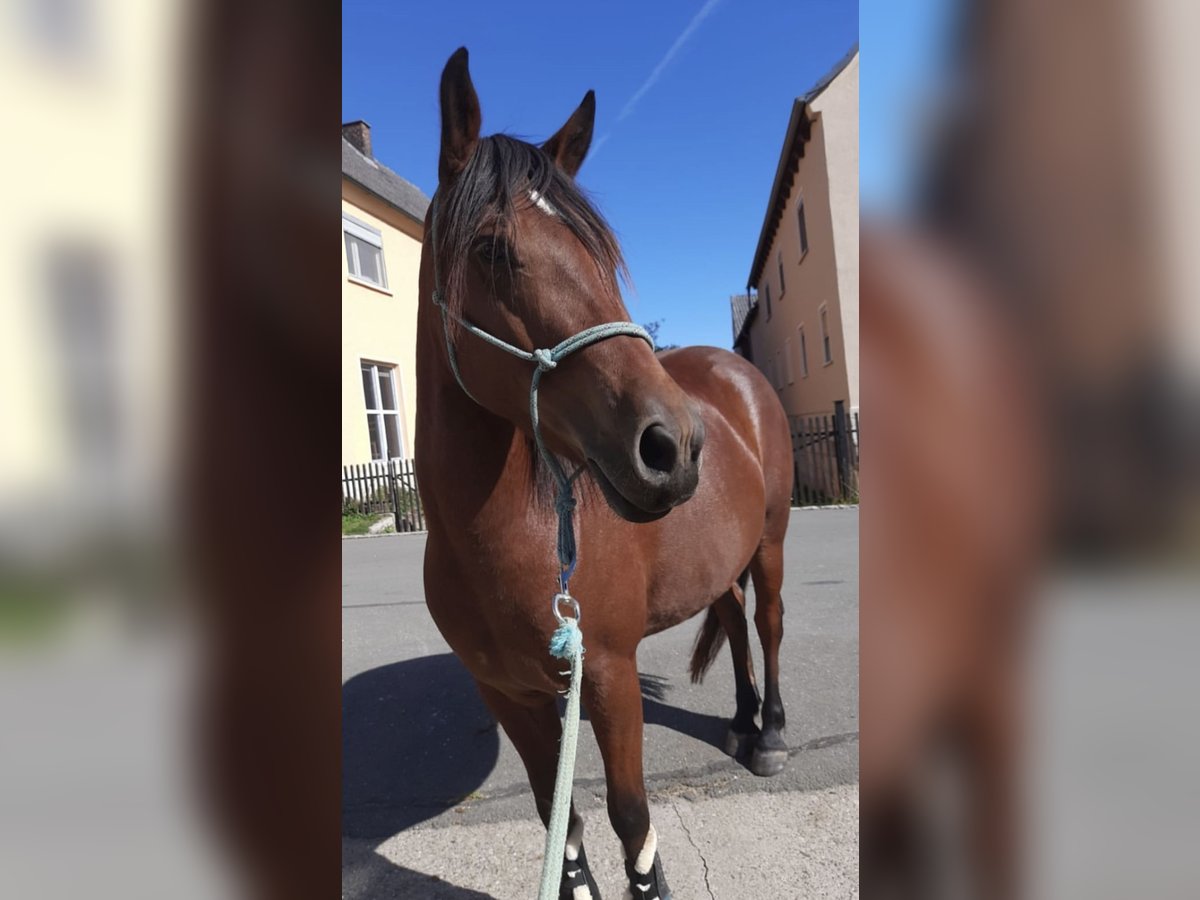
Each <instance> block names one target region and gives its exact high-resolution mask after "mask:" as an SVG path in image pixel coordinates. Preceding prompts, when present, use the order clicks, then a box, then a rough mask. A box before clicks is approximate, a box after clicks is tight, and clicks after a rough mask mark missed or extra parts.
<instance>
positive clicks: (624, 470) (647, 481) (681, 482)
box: [588, 403, 704, 522]
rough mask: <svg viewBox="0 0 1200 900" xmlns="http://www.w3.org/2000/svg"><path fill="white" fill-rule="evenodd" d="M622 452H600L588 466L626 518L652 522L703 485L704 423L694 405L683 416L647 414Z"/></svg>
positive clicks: (614, 506) (589, 459) (610, 501)
mask: <svg viewBox="0 0 1200 900" xmlns="http://www.w3.org/2000/svg"><path fill="white" fill-rule="evenodd" d="M631 431H632V435H633V436H632V439H631V440H629V441H627V442H623V443H625V444H627V446H624V447H622V448H620V450H619V452H617V453H611V454H605V453H602V452H601V453H596V454H591V455H589V457H588V465H589V468H590V469H591V472H592V474H593V476H594V477H595V479H596V482H597V483H598V484H599V485H600V490H601V491H602V492H603V494H604V498H605V500H607V501H608V505H609V506H610V507H611V508H612V510H613V511H614V512H615V513H616V514H617V515H618V516H620V517H621V518H623V519H626V520H627V521H630V522H652V521H654V520H655V519H660V518H662V517H663V516H665V515H666V514H667V513H668V512H670V511H671V510H672V509H674V508H675V507H676V506H679V505H680V504H681V503H684V502H686V501H688V500H690V499H691V497H692V495H693V494H695V493H696V488H697V486H698V485H699V483H700V461H701V455H702V450H703V449H704V422H703V421H702V420H701V418H700V413H699V410H698V409H696V408H695V406H694V404H691V403H688V404H687V408H686V410H685V411H684V415H682V416H670V415H666V414H663V413H662V412H657V413H655V414H650V415H646V416H644V417H642V418H641V419H640V420H639V421H638V423H637V426H636V427H635V428H634V429H631Z"/></svg>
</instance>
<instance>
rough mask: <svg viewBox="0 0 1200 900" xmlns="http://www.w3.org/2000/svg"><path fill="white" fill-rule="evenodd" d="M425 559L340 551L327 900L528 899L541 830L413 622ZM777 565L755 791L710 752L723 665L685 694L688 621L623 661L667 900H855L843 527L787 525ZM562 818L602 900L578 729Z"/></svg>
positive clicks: (854, 682)
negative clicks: (770, 674)
mask: <svg viewBox="0 0 1200 900" xmlns="http://www.w3.org/2000/svg"><path fill="white" fill-rule="evenodd" d="M424 549H425V538H424V536H423V535H391V536H384V537H371V538H362V539H357V540H344V541H343V542H342V606H343V610H342V678H343V693H342V698H343V708H342V715H343V760H342V770H343V805H344V812H343V827H342V832H343V897H345V898H354V900H359V898H361V900H366V898H372V900H376V898H401V897H415V898H433V900H441V898H446V900H482V898H488V897H493V898H496V900H508V898H513V900H517V898H520V900H525V898H528V897H531V896H533V894H534V893H535V892H536V882H537V878H538V874H539V867H540V859H541V852H542V835H543V831H542V828H541V824H540V822H538V821H537V817H536V814H535V812H534V809H533V799H532V795H531V794H530V791H529V787H528V784H527V782H526V778H525V770H524V767H523V766H522V764H521V761H520V758H519V757H518V756H517V754H516V752H515V751H514V750H513V748H512V746H511V745H510V744H509V742H508V739H507V738H506V737H505V736H504V735H503V733H502V732H501V731H500V730H499V729H497V728H496V727H495V725H494V723H493V722H492V719H491V716H490V715H489V714H488V711H487V709H486V707H484V705H483V702H482V701H481V700H480V698H479V696H478V694H477V693H476V691H475V688H474V685H473V683H472V681H471V680H470V678H469V677H468V676H467V674H466V672H465V670H463V668H462V667H461V665H460V664H459V663H458V661H457V660H456V659H455V658H454V656H453V654H452V653H451V652H450V650H449V648H448V647H447V646H446V644H445V642H444V641H443V640H442V637H441V635H440V634H439V633H438V631H437V629H436V627H435V626H434V624H433V621H432V620H431V619H430V617H429V614H428V612H427V611H426V609H425V604H424V599H423V594H422V579H421V563H422V557H423V554H424ZM785 552H786V561H787V562H786V568H785V576H784V588H783V595H784V602H785V605H786V614H785V616H784V640H783V648H782V651H781V668H782V676H781V680H780V687H781V692H782V695H783V701H784V706H785V709H786V710H787V716H788V733H787V737H788V744H789V746H790V748H791V750H792V753H791V758H790V759H789V761H788V766H787V768H786V769H785V770H784V772H783V773H782V774H780V775H778V776H776V777H775V778H770V779H761V778H756V777H755V776H753V775H751V774H750V772H749V771H748V770H747V769H746V768H744V767H743V766H742V765H741V764H739V763H738V762H736V761H734V760H731V759H729V758H728V757H726V756H725V755H724V754H723V753H722V751H721V749H720V748H721V745H722V743H723V740H724V735H725V730H726V726H727V721H728V719H729V718H730V717H731V716H732V715H733V711H734V697H733V672H732V666H731V665H730V662H729V651H728V649H724V650H722V651H721V656H720V658H718V660H717V662H716V663H715V664H714V666H713V668H712V670H710V672H709V674H708V676H707V677H706V679H705V681H704V683H703V684H702V685H692V684H691V683H690V682H689V681H688V677H687V664H688V659H689V657H690V653H691V646H692V641H693V639H694V638H695V635H696V631H697V629H698V628H699V623H700V618H699V617H697V618H695V619H693V620H691V621H689V622H686V623H684V624H682V625H680V626H678V627H676V628H673V629H670V630H668V631H666V632H664V633H662V634H658V635H655V636H654V637H651V638H649V639H647V640H646V641H645V642H644V643H643V644H642V649H641V652H640V653H639V660H640V664H639V670H640V671H641V673H642V683H643V695H644V698H645V700H644V703H645V720H646V729H645V752H644V759H645V768H646V783H647V788H648V790H649V791H650V800H651V817H652V821H653V822H654V824H655V827H656V830H657V831H658V833H659V846H660V850H661V852H662V856H663V862H664V866H665V868H666V873H667V878H668V881H669V882H670V884H671V887H672V890H673V892H674V895H675V900H688V898H692V897H700V898H703V897H713V898H716V900H721V898H726V897H728V898H737V897H744V896H766V895H768V892H769V895H770V896H774V897H781V898H791V897H816V896H821V897H826V896H829V897H857V896H858V790H857V782H858V509H857V508H850V509H824V510H793V512H792V521H791V524H790V527H789V529H788V536H787V544H786V548H785ZM752 597H753V592H752V591H750V598H748V605H749V606H750V609H751V610H752V609H753V605H752V604H753V599H752ZM751 632H752V636H753V637H752V642H751V643H752V644H753V645H754V649H755V666H756V671H757V672H758V673H760V677H761V672H762V654H761V648H760V647H759V646H758V642H757V635H754V634H753V626H752V627H751ZM575 800H576V804H577V806H578V807H579V809H580V810H581V812H583V814H584V816H585V818H586V820H587V823H588V825H587V832H586V834H587V839H586V841H587V848H588V856H589V859H590V861H591V863H592V868H593V870H594V872H595V874H596V877H597V880H598V882H599V886H600V889H601V891H602V892H603V893H604V895H605V896H609V897H618V896H620V890H619V889H618V888H619V887H620V886H622V885H623V873H622V868H621V854H620V850H619V847H618V844H617V841H616V838H615V836H614V835H613V833H612V829H611V828H610V827H609V824H608V820H607V815H606V813H605V809H604V777H603V766H602V764H601V760H600V755H599V752H598V751H597V749H596V745H595V741H594V739H593V736H592V733H591V728H590V726H589V724H588V722H587V721H586V720H585V721H584V722H583V723H582V726H581V728H580V737H579V752H578V761H577V763H576V776H575Z"/></svg>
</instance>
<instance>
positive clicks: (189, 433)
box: [0, 0, 340, 900]
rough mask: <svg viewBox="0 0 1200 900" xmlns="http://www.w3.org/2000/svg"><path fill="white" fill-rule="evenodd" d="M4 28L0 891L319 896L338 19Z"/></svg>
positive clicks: (67, 15)
mask: <svg viewBox="0 0 1200 900" xmlns="http://www.w3.org/2000/svg"><path fill="white" fill-rule="evenodd" d="M9 12H10V13H11V15H6V16H5V17H4V21H3V25H2V26H0V85H3V87H0V96H2V97H4V99H6V100H7V101H8V102H7V103H5V110H6V112H7V114H8V118H9V122H10V126H11V133H10V135H11V137H12V140H8V141H6V142H5V145H4V151H3V152H4V154H5V155H4V157H3V160H2V162H3V165H0V172H3V175H2V176H0V177H2V178H3V196H4V198H5V207H6V209H5V212H6V214H5V216H4V217H3V219H4V224H3V225H0V229H3V237H4V240H3V241H0V247H3V250H0V254H2V255H0V372H2V376H3V377H0V409H2V410H3V412H4V425H3V426H2V427H0V721H3V723H4V726H3V735H4V737H3V739H0V763H2V765H0V895H2V896H5V897H9V896H12V897H82V896H86V897H90V898H96V900H105V898H110V897H111V898H117V897H122V898H124V897H177V898H184V897H229V896H256V897H277V898H289V900H291V898H301V897H308V896H313V897H329V896H335V895H336V891H337V889H338V874H337V873H338V867H339V842H338V834H339V829H338V817H339V804H338V798H339V780H338V747H339V743H340V742H339V721H338V708H339V666H338V655H339V644H338V636H339V624H338V613H339V610H338V604H337V591H338V558H339V544H340V541H339V538H338V532H337V524H336V523H337V511H338V508H339V497H338V493H337V484H336V478H333V479H331V480H327V479H326V478H325V476H324V475H323V474H322V473H326V472H335V471H336V468H337V459H338V457H337V452H338V434H337V429H338V400H337V397H338V374H337V368H336V366H337V363H336V360H337V357H338V352H337V340H338V337H337V336H338V324H337V323H338V321H339V319H338V304H337V297H338V287H337V285H338V281H337V277H338V276H337V272H338V269H339V266H338V260H337V255H336V253H337V251H336V247H337V244H336V242H334V243H332V244H331V243H329V241H328V239H327V238H328V233H327V223H328V221H332V220H330V219H329V216H330V215H335V213H334V212H332V211H335V210H336V209H337V204H338V193H337V191H338V179H337V175H336V173H337V171H338V168H337V167H338V157H337V140H336V133H337V132H336V128H335V129H334V130H333V131H332V132H331V131H329V127H328V122H333V123H334V125H336V115H335V112H334V111H335V110H336V109H337V108H338V104H339V96H338V89H339V59H338V53H339V49H338V42H337V34H338V23H339V13H340V8H339V6H338V5H337V4H324V8H323V9H322V8H315V7H314V6H313V5H312V4H309V5H305V6H303V7H296V6H295V5H294V4H288V3H282V2H257V0H255V2H238V3H233V2H226V0H218V2H209V3H204V4H192V3H185V2H182V0H167V2H149V0H130V2H126V3H119V4H97V3H89V2H82V0H30V2H22V3H18V4H13V5H12V9H11V10H9ZM327 120H328V121H327ZM314 259H323V260H325V261H326V268H325V269H324V271H325V273H326V275H327V276H328V277H327V279H325V280H324V281H322V279H321V278H320V272H321V269H320V267H319V266H318V265H314V264H313V263H311V262H309V263H307V264H304V261H305V260H314ZM331 298H332V299H331Z"/></svg>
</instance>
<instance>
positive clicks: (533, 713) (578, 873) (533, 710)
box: [477, 682, 600, 900]
mask: <svg viewBox="0 0 1200 900" xmlns="http://www.w3.org/2000/svg"><path fill="white" fill-rule="evenodd" d="M477 684H479V693H480V694H482V695H483V699H484V702H486V703H487V705H488V708H489V709H490V710H491V711H492V714H493V715H494V716H495V717H496V720H497V721H498V722H499V723H500V726H501V727H502V728H503V729H504V733H505V734H507V735H508V738H509V740H510V741H512V742H513V746H514V747H516V750H517V753H518V754H519V755H520V757H521V762H523V763H524V764H525V772H526V774H527V775H528V776H529V786H530V787H531V788H533V799H534V803H535V804H536V806H537V811H538V816H539V817H540V818H541V820H542V824H543V825H546V826H549V824H550V807H551V805H552V803H553V802H554V776H555V772H556V770H557V768H558V743H559V739H560V738H561V737H562V721H561V720H560V719H559V717H558V707H557V705H556V704H555V702H554V698H553V697H550V698H547V700H546V702H545V703H543V704H539V705H534V706H528V705H525V704H522V703H517V702H516V701H514V700H513V699H511V698H510V697H508V696H507V695H506V694H504V693H502V692H500V691H497V690H496V689H495V688H492V687H489V686H487V685H485V684H483V683H481V682H477ZM563 856H564V858H563V872H562V878H561V881H560V882H559V900H600V891H599V889H598V888H597V887H596V880H595V879H594V878H593V877H592V872H591V870H590V869H589V868H588V862H587V855H586V854H585V853H584V850H583V818H582V817H581V816H580V815H579V813H578V812H577V811H576V810H575V802H574V800H572V801H571V816H570V824H569V826H568V831H567V846H566V849H565V851H564V854H563Z"/></svg>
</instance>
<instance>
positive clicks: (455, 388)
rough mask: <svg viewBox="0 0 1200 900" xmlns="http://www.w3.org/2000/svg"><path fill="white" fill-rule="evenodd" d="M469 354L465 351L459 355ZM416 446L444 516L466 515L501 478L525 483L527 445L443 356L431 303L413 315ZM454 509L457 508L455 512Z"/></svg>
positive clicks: (438, 322) (438, 319)
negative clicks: (480, 400) (468, 390)
mask: <svg viewBox="0 0 1200 900" xmlns="http://www.w3.org/2000/svg"><path fill="white" fill-rule="evenodd" d="M464 350H465V351H466V352H470V351H469V347H467V348H460V351H459V352H460V353H461V352H464ZM416 426H417V448H418V454H419V455H420V456H423V457H424V458H423V459H422V460H421V461H420V462H421V464H422V468H423V469H427V471H428V472H429V476H430V477H432V478H434V479H435V482H436V484H438V485H441V486H444V487H452V489H444V490H441V491H438V492H437V493H438V495H439V501H442V502H444V504H445V505H446V508H445V509H444V510H443V512H444V513H445V514H446V515H450V516H453V517H454V518H458V517H459V516H460V515H468V516H469V515H470V514H471V513H472V511H473V510H475V509H478V507H479V506H480V505H482V503H483V501H484V500H485V499H486V498H487V497H488V496H489V495H491V494H492V493H493V491H494V490H495V487H496V485H497V483H498V482H499V481H500V480H502V479H510V480H511V479H514V478H519V479H520V480H521V481H522V483H524V482H525V481H526V480H527V479H528V476H529V472H530V471H531V469H532V458H531V455H530V450H529V442H528V440H527V439H526V437H525V435H524V434H523V433H522V432H521V431H520V430H519V429H517V427H516V426H515V425H513V423H512V422H510V421H508V420H507V419H504V418H501V417H500V416H496V415H493V414H492V413H490V412H488V411H487V410H486V409H484V408H483V407H481V406H480V405H479V404H477V403H476V402H475V401H474V400H472V399H471V398H470V397H469V396H467V394H466V392H465V391H464V390H463V389H462V387H461V386H460V385H459V383H458V381H457V380H456V379H455V377H454V374H453V372H451V370H450V366H449V362H448V360H447V358H446V350H445V337H444V335H443V333H442V321H441V317H440V315H438V314H437V312H436V310H435V309H434V308H433V305H432V301H429V302H427V303H425V304H423V305H422V308H421V310H420V312H419V313H418V316H417V422H416ZM456 507H462V509H458V508H456Z"/></svg>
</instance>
